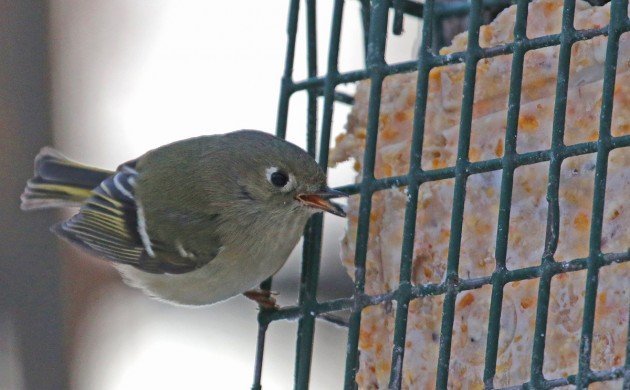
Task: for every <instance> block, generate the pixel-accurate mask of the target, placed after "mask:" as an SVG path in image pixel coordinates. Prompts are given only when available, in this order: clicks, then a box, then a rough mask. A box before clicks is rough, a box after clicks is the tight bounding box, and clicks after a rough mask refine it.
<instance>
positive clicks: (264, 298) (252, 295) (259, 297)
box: [243, 289, 280, 310]
mask: <svg viewBox="0 0 630 390" xmlns="http://www.w3.org/2000/svg"><path fill="white" fill-rule="evenodd" d="M243 295H245V296H246V297H247V298H249V299H251V300H252V301H255V302H256V303H258V306H260V308H261V309H263V310H276V309H279V308H280V306H278V304H277V303H276V298H274V297H273V296H274V295H277V294H276V293H275V292H273V291H269V290H261V289H254V290H249V291H245V292H244V293H243Z"/></svg>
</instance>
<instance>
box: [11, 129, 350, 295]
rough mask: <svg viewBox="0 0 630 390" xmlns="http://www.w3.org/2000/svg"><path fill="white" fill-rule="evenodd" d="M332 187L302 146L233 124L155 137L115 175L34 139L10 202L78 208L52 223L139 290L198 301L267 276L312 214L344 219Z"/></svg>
mask: <svg viewBox="0 0 630 390" xmlns="http://www.w3.org/2000/svg"><path fill="white" fill-rule="evenodd" d="M338 196H344V194H343V193H341V192H338V191H335V190H332V189H330V188H329V187H327V186H326V175H325V174H324V172H323V171H322V169H321V168H320V167H319V166H318V165H317V163H316V162H315V160H314V159H313V158H312V157H311V156H310V155H308V154H307V153H306V152H305V151H303V150H302V149H300V148H298V147H297V146H295V145H293V144H291V143H288V142H286V141H284V140H282V139H279V138H276V137H274V136H272V135H269V134H267V133H263V132H259V131H253V130H242V131H236V132H233V133H228V134H224V135H212V136H202V137H198V138H192V139H188V140H184V141H178V142H175V143H172V144H169V145H166V146H162V147H160V148H157V149H154V150H152V151H149V152H148V153H146V154H144V155H143V156H141V157H140V158H138V159H136V160H132V161H129V162H127V163H124V164H122V165H121V166H120V167H118V169H117V171H116V172H111V171H106V170H101V169H95V168H91V167H87V166H84V165H80V164H77V163H75V162H72V161H70V160H68V159H67V158H65V157H64V156H62V155H61V154H59V153H58V152H56V151H55V150H53V149H50V148H44V149H43V150H42V152H41V153H40V154H39V155H38V156H37V158H36V159H35V177H34V178H33V179H31V180H29V182H28V184H27V186H26V189H25V191H24V193H23V194H22V198H21V199H22V209H24V210H31V209H41V208H50V207H68V206H70V207H71V206H80V207H81V209H80V210H79V212H78V213H77V214H76V215H74V216H73V217H72V218H70V219H69V220H67V221H64V222H61V223H59V224H57V225H55V226H53V228H52V230H53V231H54V232H55V233H57V234H58V235H59V236H61V237H62V238H64V239H66V240H67V241H69V242H71V243H72V244H75V245H77V246H79V247H81V248H83V249H85V250H87V251H89V252H91V253H93V254H95V255H97V256H100V257H102V258H105V259H107V260H110V261H112V262H113V264H114V265H115V267H116V268H117V269H118V271H119V272H120V273H121V274H122V276H123V278H124V279H125V281H126V282H127V283H128V284H130V285H131V286H134V287H137V288H139V289H141V290H143V291H145V292H146V293H148V294H149V295H151V296H154V297H156V298H158V299H161V300H165V301H169V302H173V303H178V304H183V305H206V304H211V303H214V302H218V301H221V300H224V299H227V298H229V297H232V296H234V295H237V294H240V293H243V292H246V291H247V290H248V289H251V288H253V287H255V286H257V285H258V284H259V283H261V282H262V281H263V280H265V279H267V278H268V277H270V276H271V275H273V274H274V273H276V272H277V271H278V270H279V269H280V267H281V266H282V265H283V264H284V263H285V261H286V260H287V257H288V256H289V253H290V252H291V250H292V249H293V247H294V246H295V245H296V243H297V242H298V240H299V239H300V235H301V233H302V230H303V228H304V225H305V224H306V222H307V220H308V218H309V217H310V216H311V215H312V214H313V213H315V212H318V211H327V212H330V213H332V214H335V215H338V216H342V217H343V216H345V213H344V211H343V210H342V209H341V207H340V206H339V205H336V204H335V203H333V202H331V201H330V200H329V199H330V198H333V197H338ZM249 296H250V297H253V298H256V297H262V298H260V302H261V303H262V302H263V301H265V294H262V295H259V294H257V293H255V292H254V293H252V294H250V295H249ZM267 303H268V302H267Z"/></svg>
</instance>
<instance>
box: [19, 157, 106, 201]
mask: <svg viewBox="0 0 630 390" xmlns="http://www.w3.org/2000/svg"><path fill="white" fill-rule="evenodd" d="M113 174H114V172H111V171H106V170H102V169H97V168H92V167H88V166H86V165H82V164H79V163H76V162H74V161H71V160H69V159H68V158H66V157H65V156H64V155H62V154H61V153H59V152H58V151H56V150H55V149H53V148H50V147H46V148H43V149H42V150H41V151H40V152H39V154H38V155H37V157H35V175H34V177H33V178H32V179H30V180H29V181H28V182H27V183H26V188H25V189H24V192H23V193H22V196H21V197H20V199H21V201H22V204H21V208H22V210H35V209H44V208H53V207H76V206H80V205H81V203H83V201H85V200H86V199H87V198H88V197H89V196H90V195H91V192H92V189H93V188H95V187H96V186H98V185H99V183H100V182H102V181H103V180H105V179H106V178H108V177H109V176H111V175H113Z"/></svg>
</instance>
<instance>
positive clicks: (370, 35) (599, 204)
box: [252, 0, 630, 389]
mask: <svg viewBox="0 0 630 390" xmlns="http://www.w3.org/2000/svg"><path fill="white" fill-rule="evenodd" d="M330 1H334V5H333V15H332V25H331V34H330V45H329V52H328V61H327V67H326V73H325V75H324V76H318V73H317V47H316V46H317V31H316V27H315V26H316V11H317V10H316V1H315V0H305V1H303V2H302V1H300V0H291V4H290V9H289V16H288V44H287V52H286V60H285V70H284V75H283V78H282V85H281V92H280V102H279V108H278V122H277V135H278V136H280V137H284V136H285V134H286V127H287V117H288V112H289V102H290V99H291V97H292V95H293V94H294V93H296V92H301V91H304V92H305V93H306V94H307V96H308V105H307V121H306V125H307V133H306V135H307V150H308V152H309V153H311V154H312V155H313V156H315V154H316V153H315V152H316V150H317V142H318V141H319V156H318V161H319V163H320V165H321V166H322V167H323V168H324V169H327V166H328V156H329V147H330V134H331V124H332V116H333V110H334V107H335V105H336V104H352V102H353V97H352V96H349V95H347V94H344V93H341V92H338V91H336V87H337V86H339V85H340V84H347V83H353V82H357V81H359V80H364V79H370V80H371V83H370V102H369V112H368V126H367V136H366V142H365V152H364V159H363V168H362V177H363V179H362V181H361V182H360V183H358V184H353V185H348V186H344V187H341V188H339V189H340V190H342V191H345V192H347V193H349V194H358V195H359V196H360V206H359V222H358V231H357V240H356V241H357V244H356V255H355V266H356V271H355V279H354V280H355V281H354V294H353V296H352V297H350V298H341V299H335V300H330V301H325V302H319V301H318V300H317V298H316V292H317V285H318V277H319V263H320V255H321V240H322V229H323V220H322V216H321V215H316V216H314V217H313V218H312V219H311V220H310V222H309V223H308V225H307V227H306V228H305V231H304V247H303V260H302V271H301V280H300V291H299V299H298V305H297V306H291V307H285V308H282V309H279V310H273V311H262V312H261V313H260V314H259V317H258V322H259V334H258V346H257V356H256V366H255V374H254V384H253V386H252V388H253V389H261V388H262V387H261V378H262V368H263V355H264V344H265V334H266V331H267V328H268V325H269V324H270V323H271V322H273V321H278V320H297V321H298V333H297V346H296V358H295V377H294V378H295V379H294V388H296V389H306V388H308V385H309V379H310V369H311V359H312V353H313V335H314V329H315V320H316V318H317V317H320V316H325V315H326V314H327V313H330V312H334V311H340V310H350V319H349V322H348V324H347V325H348V340H347V349H346V369H345V379H344V388H345V389H354V388H356V387H357V384H356V381H355V377H356V374H357V370H358V363H359V349H358V343H359V330H360V326H361V312H362V310H363V309H364V308H365V307H367V306H370V305H376V304H379V303H383V302H391V301H396V303H397V305H396V321H395V329H394V345H393V349H392V364H391V367H392V369H391V374H390V383H389V387H390V388H391V389H399V388H400V387H401V375H400V373H401V372H402V364H403V357H404V354H405V338H406V329H407V315H408V307H409V302H410V301H411V300H412V299H415V298H418V297H425V296H432V295H443V296H444V304H443V316H442V325H441V335H440V344H439V358H438V362H437V380H436V384H435V385H436V388H438V389H444V388H446V387H447V383H448V372H449V360H450V354H451V339H452V335H453V322H454V314H455V299H456V296H457V294H458V293H460V292H462V291H466V290H472V289H477V288H480V287H482V286H484V285H491V286H492V295H491V304H490V315H489V322H488V337H487V345H486V350H485V366H484V374H483V378H484V383H485V387H486V388H492V387H493V382H492V378H493V377H494V375H495V371H496V364H497V350H498V344H499V328H500V318H501V309H502V299H503V288H504V286H505V285H506V284H508V283H510V282H514V281H520V280H526V279H534V278H538V279H539V287H538V304H537V310H536V323H535V332H534V340H533V350H532V356H531V376H530V379H529V382H527V383H524V384H522V385H521V386H518V388H530V389H545V388H553V387H559V386H565V385H575V386H576V387H577V388H580V389H581V388H586V387H588V385H589V384H590V383H593V382H601V381H608V380H613V379H619V378H623V388H624V389H630V342H629V343H628V346H627V347H626V360H625V364H624V366H623V367H611V368H609V369H608V370H603V371H594V370H593V369H592V368H591V366H590V361H591V356H590V355H591V340H592V335H593V327H594V317H595V315H594V313H595V305H596V295H597V287H598V274H599V270H600V269H601V268H602V267H606V266H608V265H610V264H613V263H621V262H626V261H629V260H630V253H629V252H623V253H602V252H601V250H600V248H601V233H602V224H603V223H602V220H603V211H604V195H605V189H606V174H607V163H608V155H609V154H610V152H611V151H612V150H613V149H616V148H621V147H627V146H630V136H628V135H625V136H619V137H613V136H611V130H610V128H611V118H612V109H613V107H612V106H613V92H614V86H615V76H616V74H615V69H616V64H617V60H618V49H619V39H620V36H621V34H622V33H624V32H626V31H630V20H628V17H627V11H626V10H627V9H628V0H612V7H611V18H610V24H609V25H608V26H605V27H603V28H600V29H592V30H575V29H574V27H573V20H574V13H575V0H565V1H564V7H563V16H562V32H561V33H560V34H555V35H548V36H543V37H539V38H534V39H528V38H527V37H526V27H527V14H528V3H529V1H528V0H517V1H516V2H515V3H516V4H517V10H516V24H515V27H514V41H513V42H511V43H508V44H504V45H500V46H495V47H491V48H481V47H480V46H479V29H480V26H481V25H482V23H483V20H482V18H483V13H484V12H485V11H486V10H488V9H495V10H496V9H499V10H500V9H501V8H503V7H505V6H508V5H510V4H512V3H510V2H508V1H501V0H499V1H497V0H486V1H483V0H472V1H471V2H438V1H436V0H426V2H425V3H424V4H421V3H419V2H415V1H410V0H390V1H388V0H372V2H371V3H370V2H369V1H368V0H358V1H360V3H361V18H362V22H363V27H364V39H365V51H366V57H365V68H364V69H359V70H355V71H349V72H343V73H342V72H339V70H338V68H337V65H338V55H339V42H340V35H341V27H342V15H343V8H344V4H345V2H346V1H357V0H330ZM302 3H303V4H304V5H305V13H306V37H307V64H308V69H307V70H308V74H307V78H306V79H305V80H301V81H294V80H293V64H294V59H295V47H296V34H297V29H298V16H299V9H300V5H301V4H302ZM390 8H393V9H394V12H393V15H394V19H393V23H392V27H393V28H392V30H393V33H394V34H400V33H401V32H402V23H403V16H404V15H408V16H412V17H420V18H423V20H424V21H425V23H424V24H423V28H422V43H421V47H420V50H419V53H418V59H417V60H416V61H407V62H401V63H395V64H387V63H386V62H385V45H386V38H387V35H388V31H387V26H388V18H389V10H390ZM465 15H468V25H469V27H468V47H467V50H466V51H465V52H461V53H454V54H451V55H448V56H444V55H438V54H436V49H437V48H438V47H441V46H442V45H443V44H444V43H445V42H444V40H445V38H444V36H443V34H442V23H443V22H444V21H445V20H448V19H449V18H452V17H459V16H465ZM602 35H603V36H608V43H607V50H606V60H605V73H604V86H603V97H602V106H601V112H600V125H599V126H600V127H599V138H598V140H597V141H593V142H583V143H578V144H575V145H570V146H566V145H564V143H563V139H564V124H565V113H566V106H567V91H568V86H569V62H570V57H571V46H572V44H573V43H575V42H578V41H582V40H588V39H591V38H593V37H596V36H602ZM549 46H559V53H560V54H559V62H558V77H557V85H556V95H555V108H554V117H553V128H552V140H551V148H550V149H548V150H540V151H535V152H528V153H517V152H516V140H517V127H518V117H519V109H520V98H521V82H522V78H523V77H522V76H523V63H524V58H525V54H526V53H527V52H528V51H530V50H535V49H539V48H544V47H549ZM505 54H511V55H512V56H513V58H512V68H511V76H510V93H509V104H508V115H507V129H506V134H505V142H504V144H505V152H504V155H503V157H501V158H495V159H490V160H483V161H478V162H470V161H469V159H468V155H469V154H468V152H469V146H470V138H471V123H472V112H473V98H474V90H475V76H476V71H477V63H478V61H479V60H480V59H483V58H491V57H496V56H499V55H505ZM461 62H465V79H464V90H463V97H462V111H461V120H460V130H459V143H458V150H457V162H456V164H455V166H450V167H446V168H440V169H432V170H424V169H422V165H421V156H422V144H423V136H424V130H425V129H424V117H425V113H426V103H427V93H428V92H427V90H428V82H429V71H430V70H431V69H432V68H435V67H438V66H443V65H449V64H455V63H461ZM412 71H418V78H417V89H416V94H417V95H416V103H415V109H414V110H415V111H414V118H415V119H414V125H413V136H412V143H411V150H410V153H411V159H410V161H411V163H410V168H409V172H408V174H407V175H404V176H396V177H386V178H380V179H376V178H375V177H374V164H375V154H376V140H377V130H378V119H379V109H380V100H381V89H382V82H383V79H384V78H385V77H386V76H389V75H392V74H396V73H404V72H412ZM320 98H322V99H323V103H322V105H323V116H322V121H321V124H320V126H321V129H320V130H319V132H318V123H317V118H318V116H317V113H318V101H319V100H320ZM318 136H319V139H318ZM589 153H596V154H597V157H596V166H595V183H594V184H595V186H594V188H595V189H594V196H593V206H592V223H591V228H590V242H589V255H588V257H586V258H580V259H574V260H571V261H566V262H559V261H556V260H554V254H555V251H556V248H557V245H558V236H559V234H558V230H559V226H560V215H559V200H558V197H559V194H558V193H559V185H560V168H561V165H562V162H563V160H565V159H567V158H569V157H573V156H578V155H584V154H589ZM547 161H548V162H549V176H548V177H549V179H548V187H547V201H548V203H549V207H548V215H547V223H546V238H545V251H544V253H543V255H542V258H541V262H540V265H539V266H535V267H527V268H522V269H514V270H509V269H507V267H506V253H507V245H508V231H509V229H508V225H509V220H510V205H511V200H512V186H513V181H514V171H515V170H516V168H518V167H520V166H525V165H531V164H536V163H539V162H547ZM490 171H501V193H500V203H499V216H498V226H497V232H496V233H497V235H496V249H495V259H496V267H495V271H494V272H493V273H492V275H490V276H485V277H479V278H473V279H460V277H459V275H458V266H459V254H460V246H461V238H462V224H463V213H464V203H465V199H466V182H467V179H468V177H470V176H471V175H473V174H478V173H482V172H490ZM451 178H454V179H455V188H454V199H453V205H452V218H451V235H450V242H449V251H448V259H447V270H446V277H445V280H444V281H443V282H441V283H437V284H428V285H412V283H411V282H410V279H411V265H412V255H413V243H414V235H415V224H416V211H417V203H418V189H419V186H420V185H421V184H423V183H426V182H431V181H436V180H443V179H451ZM392 186H398V187H401V186H407V188H408V201H407V204H406V211H405V219H404V233H403V243H402V255H401V260H402V261H401V266H400V284H399V287H398V288H397V289H396V290H395V291H393V292H391V293H388V294H383V295H379V296H369V295H366V294H365V292H364V289H365V263H366V253H367V242H368V232H369V223H370V218H369V216H370V211H371V202H372V195H373V194H374V193H375V192H377V191H381V190H384V189H387V188H391V187H392ZM580 270H586V272H587V277H586V285H585V287H584V288H585V296H584V300H585V301H584V302H585V303H584V314H583V321H582V332H581V339H580V346H579V351H580V357H579V362H578V372H577V373H576V374H574V375H569V376H568V377H563V378H551V379H548V378H545V377H544V375H543V356H544V349H545V332H546V329H547V317H548V308H549V296H550V288H551V280H552V278H553V277H554V275H557V274H561V273H566V272H574V271H580ZM262 288H267V289H269V288H271V280H269V281H266V282H265V283H263V285H262Z"/></svg>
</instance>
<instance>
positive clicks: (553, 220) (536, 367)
mask: <svg viewBox="0 0 630 390" xmlns="http://www.w3.org/2000/svg"><path fill="white" fill-rule="evenodd" d="M574 14H575V0H565V2H564V9H563V12H562V33H561V34H560V35H561V37H560V49H559V59H558V80H557V83H556V98H555V103H554V116H553V129H552V135H551V159H550V161H549V176H548V184H547V203H548V210H547V232H546V236H545V251H544V253H543V256H542V262H541V268H542V275H541V278H540V282H539V285H538V306H537V309H536V325H535V330H534V343H533V344H534V345H533V349H532V359H531V385H532V386H533V388H536V387H537V386H538V385H539V384H542V383H543V382H544V379H545V378H544V376H543V360H544V354H545V334H546V332H547V318H548V315H549V313H548V312H549V291H550V289H551V278H552V277H553V272H551V267H550V264H551V263H553V262H554V258H553V257H554V254H555V252H556V249H557V247H558V236H559V229H560V206H559V200H558V198H559V196H558V191H559V188H560V168H561V166H562V161H563V158H562V156H561V155H560V153H559V151H560V150H561V149H562V147H563V146H564V125H565V119H566V106H567V92H568V88H569V65H570V60H571V45H572V43H573V42H572V41H571V39H570V37H568V33H569V32H571V31H574V29H573V17H574Z"/></svg>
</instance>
